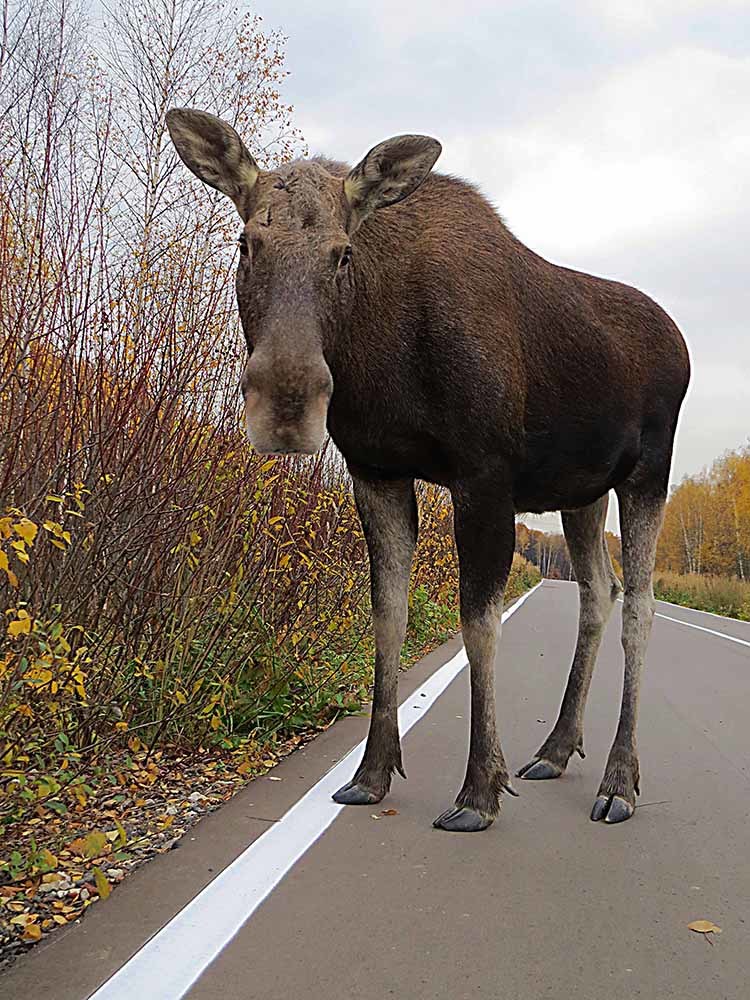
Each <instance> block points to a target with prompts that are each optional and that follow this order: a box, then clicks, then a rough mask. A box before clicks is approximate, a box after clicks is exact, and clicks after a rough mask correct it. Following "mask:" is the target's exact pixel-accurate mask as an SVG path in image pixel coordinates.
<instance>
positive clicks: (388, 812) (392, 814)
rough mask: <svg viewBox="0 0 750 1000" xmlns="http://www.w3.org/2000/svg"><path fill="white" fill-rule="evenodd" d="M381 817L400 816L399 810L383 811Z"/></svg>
mask: <svg viewBox="0 0 750 1000" xmlns="http://www.w3.org/2000/svg"><path fill="white" fill-rule="evenodd" d="M380 815H381V816H398V809H381V810H380Z"/></svg>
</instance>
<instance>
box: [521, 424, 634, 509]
mask: <svg viewBox="0 0 750 1000" xmlns="http://www.w3.org/2000/svg"><path fill="white" fill-rule="evenodd" d="M640 455H641V432H640V429H639V428H638V427H632V426H631V427H619V428H616V429H615V428H612V427H611V426H610V427H604V426H602V427H598V428H593V429H591V430H589V431H588V432H587V433H579V434H576V435H561V434H558V433H556V432H555V431H554V430H549V431H545V432H543V433H539V434H534V435H530V436H529V437H528V438H527V450H526V458H525V461H524V463H523V465H522V467H521V468H520V469H519V472H518V475H517V476H516V477H515V481H514V490H513V499H514V503H515V507H516V510H517V511H519V512H520V511H523V512H528V513H542V512H544V511H548V510H572V509H575V508H577V507H585V506H587V505H588V504H590V503H593V502H594V501H595V500H596V499H598V498H599V497H600V496H603V495H604V494H605V493H606V492H607V491H608V490H610V489H613V488H614V487H616V486H618V485H619V484H620V483H622V482H623V481H624V480H625V479H627V478H628V476H629V475H630V473H631V472H632V471H633V469H634V468H635V465H636V463H637V462H638V459H639V457H640Z"/></svg>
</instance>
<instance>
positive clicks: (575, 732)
mask: <svg viewBox="0 0 750 1000" xmlns="http://www.w3.org/2000/svg"><path fill="white" fill-rule="evenodd" d="M608 503H609V498H608V496H606V495H605V496H603V497H601V498H600V499H599V500H597V501H596V502H595V503H593V504H591V505H590V506H589V507H583V508H581V509H580V510H570V511H563V513H562V519H563V528H564V531H565V540H566V541H567V543H568V551H569V552H570V559H571V562H572V563H573V569H574V570H575V575H576V580H577V581H578V598H579V614H578V641H577V642H576V650H575V655H574V657H573V664H572V666H571V668H570V675H569V676H568V683H567V686H566V688H565V694H564V695H563V700H562V705H561V706H560V713H559V715H558V718H557V722H556V723H555V726H554V728H553V730H552V732H551V733H550V734H549V736H548V737H547V739H546V740H545V741H544V743H543V744H542V746H541V747H540V748H539V750H538V751H537V753H536V755H535V756H534V758H533V760H531V761H530V762H529V763H528V764H526V765H525V766H524V767H522V768H521V770H520V771H518V777H520V778H525V779H527V780H530V779H534V780H538V779H541V778H559V777H560V775H561V774H563V772H564V771H565V768H566V767H567V765H568V761H569V760H570V757H571V756H572V755H573V753H578V754H579V755H580V756H581V757H583V756H584V753H583V713H584V709H585V707H586V698H587V697H588V693H589V687H590V685H591V677H592V675H593V673H594V665H595V663H596V657H597V654H598V652H599V646H600V645H601V641H602V636H603V635H604V629H605V628H606V625H607V621H608V620H609V616H610V614H611V612H612V608H613V606H614V603H615V600H616V599H617V597H618V595H619V594H620V592H621V590H622V588H621V586H620V581H619V580H618V579H617V577H616V576H615V571H614V569H613V568H612V560H611V559H610V557H609V550H608V549H607V543H606V541H605V538H604V523H605V521H606V518H607V506H608Z"/></svg>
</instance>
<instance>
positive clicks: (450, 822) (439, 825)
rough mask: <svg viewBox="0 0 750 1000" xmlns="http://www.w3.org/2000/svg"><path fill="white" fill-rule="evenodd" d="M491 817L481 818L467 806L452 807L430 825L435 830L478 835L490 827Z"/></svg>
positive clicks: (492, 820) (479, 814) (474, 810)
mask: <svg viewBox="0 0 750 1000" xmlns="http://www.w3.org/2000/svg"><path fill="white" fill-rule="evenodd" d="M493 822H494V819H493V817H492V816H483V815H482V814H481V813H478V812H477V811H476V809H470V808H469V806H454V807H453V809H446V811H445V812H444V813H441V814H440V815H439V816H438V818H437V819H436V820H435V821H434V823H433V824H432V825H433V826H434V827H435V829H436V830H448V831H449V832H450V833H479V831H480V830H486V829H487V827H488V826H492V823H493Z"/></svg>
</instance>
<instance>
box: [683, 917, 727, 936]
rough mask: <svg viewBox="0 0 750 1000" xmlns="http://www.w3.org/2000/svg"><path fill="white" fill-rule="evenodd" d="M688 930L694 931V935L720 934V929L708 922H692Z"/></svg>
mask: <svg viewBox="0 0 750 1000" xmlns="http://www.w3.org/2000/svg"><path fill="white" fill-rule="evenodd" d="M688 930H691V931H695V933H696V934H721V927H717V926H716V924H713V923H711V921H710V920H694V921H693V922H692V924H688Z"/></svg>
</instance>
